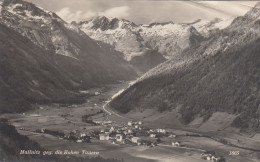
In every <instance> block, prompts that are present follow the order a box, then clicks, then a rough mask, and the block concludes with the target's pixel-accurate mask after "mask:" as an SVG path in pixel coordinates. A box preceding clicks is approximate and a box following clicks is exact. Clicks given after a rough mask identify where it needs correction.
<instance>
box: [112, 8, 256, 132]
mask: <svg viewBox="0 0 260 162" xmlns="http://www.w3.org/2000/svg"><path fill="white" fill-rule="evenodd" d="M259 6H260V4H259V3H258V4H257V5H256V7H255V8H253V9H252V10H250V11H249V12H248V13H246V15H244V16H241V17H238V18H236V19H235V20H234V21H233V22H232V24H231V25H230V26H228V27H227V28H226V29H224V30H221V31H218V32H217V33H216V34H214V35H212V36H211V37H209V38H208V39H207V40H206V41H204V42H202V43H201V44H200V46H196V47H194V48H189V49H187V50H184V51H183V52H182V53H181V54H180V55H178V56H176V57H175V58H173V59H171V60H168V61H167V62H165V63H163V64H161V65H159V66H158V67H156V68H154V69H152V70H150V71H149V72H148V73H146V75H145V77H143V79H141V80H139V82H137V83H135V84H134V85H132V86H131V87H130V88H128V89H127V90H126V91H125V92H123V93H122V94H121V95H120V96H118V97H117V98H115V99H114V100H113V101H112V102H111V106H112V107H113V108H114V109H116V110H118V111H119V112H122V113H128V112H131V111H132V110H139V111H143V110H145V109H155V110H158V111H159V112H163V111H171V110H172V109H177V108H178V112H179V113H180V114H181V117H180V120H181V121H182V122H183V123H186V124H188V123H190V122H192V121H193V120H195V119H197V118H201V117H202V118H203V119H204V121H206V120H208V119H209V118H210V117H211V115H212V114H213V113H214V112H226V113H231V114H236V115H237V117H236V118H235V119H234V121H233V123H232V126H235V127H239V128H243V129H253V130H259V129H260V122H259V118H260V113H259V112H260V110H259V108H260V73H259V72H260V62H259V60H260V48H259V47H260V25H259V23H260V9H259Z"/></svg>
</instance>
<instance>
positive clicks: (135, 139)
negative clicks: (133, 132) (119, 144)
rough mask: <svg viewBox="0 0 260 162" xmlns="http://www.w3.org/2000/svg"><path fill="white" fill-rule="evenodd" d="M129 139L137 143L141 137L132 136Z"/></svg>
mask: <svg viewBox="0 0 260 162" xmlns="http://www.w3.org/2000/svg"><path fill="white" fill-rule="evenodd" d="M131 140H132V142H133V143H138V142H139V141H140V140H141V138H139V137H133V138H132V139H131Z"/></svg>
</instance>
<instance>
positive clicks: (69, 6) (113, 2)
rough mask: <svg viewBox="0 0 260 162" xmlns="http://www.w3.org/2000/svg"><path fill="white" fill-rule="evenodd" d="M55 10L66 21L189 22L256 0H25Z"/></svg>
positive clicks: (240, 11)
mask: <svg viewBox="0 0 260 162" xmlns="http://www.w3.org/2000/svg"><path fill="white" fill-rule="evenodd" d="M26 1H29V2H32V3H34V4H36V5H37V6H40V7H42V8H44V9H46V10H50V11H53V12H56V13H57V14H58V15H59V16H60V17H61V18H63V19H64V20H66V21H67V22H71V21H77V22H79V21H84V20H88V19H90V18H92V17H95V16H107V17H113V18H114V17H117V18H121V19H127V20H130V21H133V22H134V23H136V24H149V23H153V22H169V21H173V22H181V23H187V22H193V21H195V20H197V19H203V20H212V19H214V18H221V19H233V18H235V17H237V16H240V15H244V14H245V13H246V12H247V11H248V10H249V9H250V8H251V7H253V6H254V5H255V4H256V3H257V2H256V1H170V0H168V1H162V0H26Z"/></svg>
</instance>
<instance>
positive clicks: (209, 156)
mask: <svg viewBox="0 0 260 162" xmlns="http://www.w3.org/2000/svg"><path fill="white" fill-rule="evenodd" d="M201 159H204V160H207V161H213V162H220V161H221V160H222V161H223V159H222V158H221V157H217V156H216V155H213V154H212V153H202V154H201Z"/></svg>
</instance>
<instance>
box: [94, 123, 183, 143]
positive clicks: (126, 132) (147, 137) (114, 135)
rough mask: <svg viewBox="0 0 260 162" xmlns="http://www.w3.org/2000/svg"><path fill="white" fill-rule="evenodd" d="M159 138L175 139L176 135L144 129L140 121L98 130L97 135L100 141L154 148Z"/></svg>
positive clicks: (162, 130) (159, 130) (160, 130)
mask: <svg viewBox="0 0 260 162" xmlns="http://www.w3.org/2000/svg"><path fill="white" fill-rule="evenodd" d="M160 137H173V138H175V137H176V135H175V134H172V133H169V132H167V131H166V130H165V129H149V128H146V127H144V126H143V123H142V122H141V121H129V122H128V123H127V124H125V125H123V126H111V127H110V128H109V129H102V130H100V133H99V140H101V141H111V143H125V144H134V145H145V146H156V145H157V144H158V143H159V142H160V139H159V138H160ZM174 145H175V146H180V143H179V142H177V143H175V144H174Z"/></svg>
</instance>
